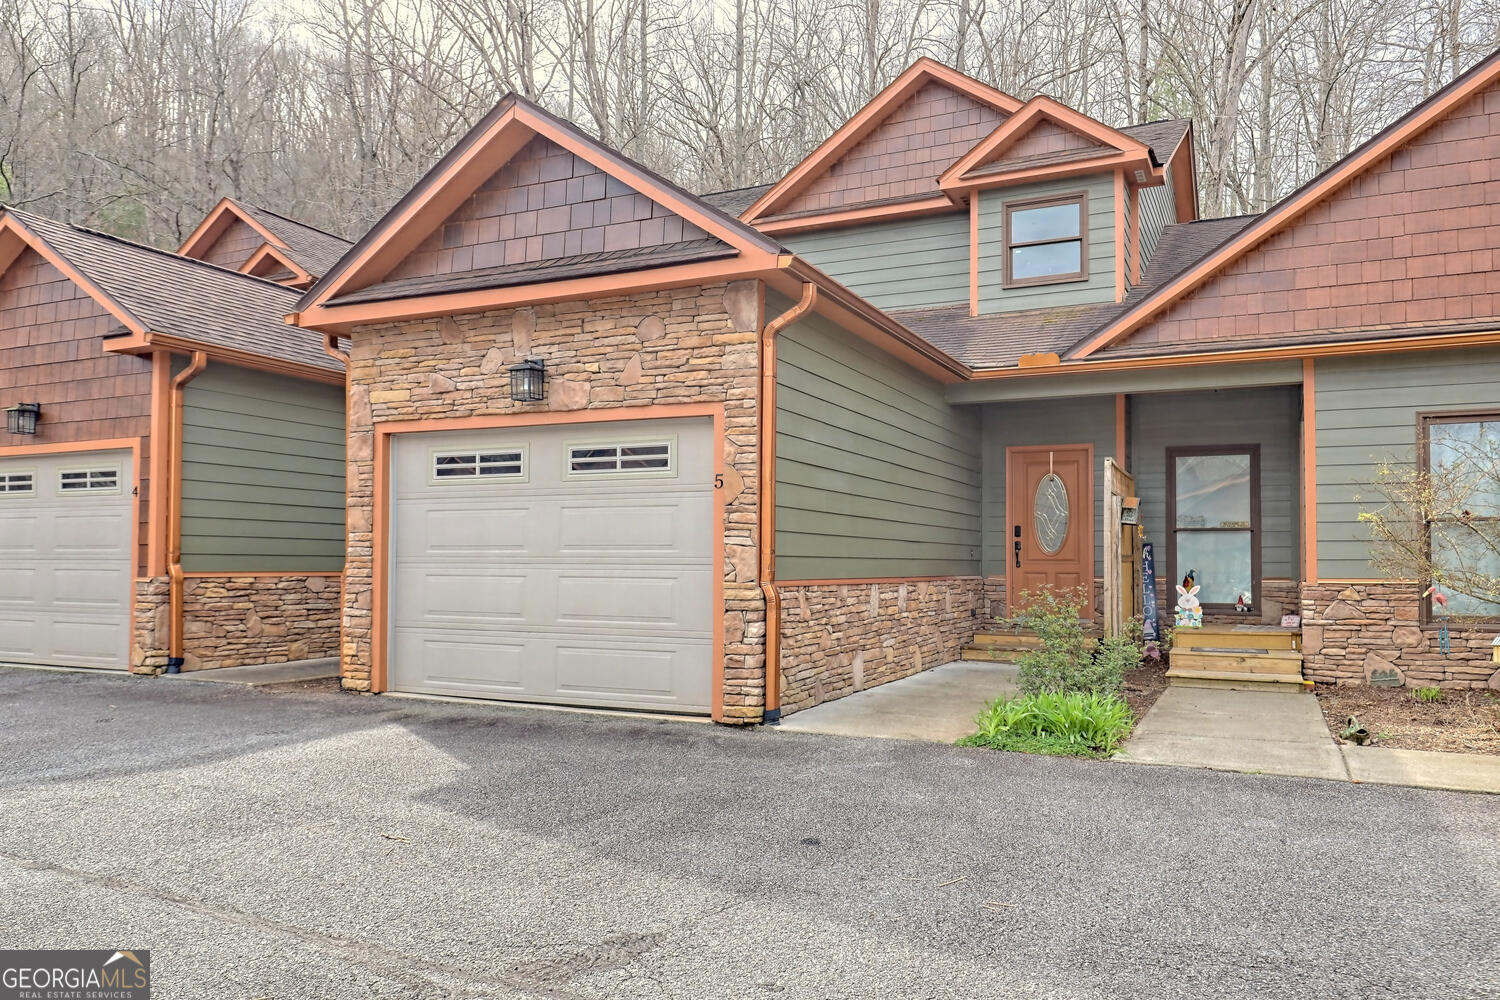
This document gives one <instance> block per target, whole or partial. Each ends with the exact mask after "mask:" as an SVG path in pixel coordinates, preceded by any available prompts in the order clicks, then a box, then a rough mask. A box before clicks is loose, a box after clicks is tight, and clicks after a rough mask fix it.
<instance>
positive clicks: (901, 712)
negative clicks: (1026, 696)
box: [777, 660, 1017, 743]
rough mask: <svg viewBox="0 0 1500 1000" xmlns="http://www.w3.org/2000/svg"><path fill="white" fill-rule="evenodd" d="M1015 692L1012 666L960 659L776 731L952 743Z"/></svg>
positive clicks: (804, 715)
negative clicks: (995, 703)
mask: <svg viewBox="0 0 1500 1000" xmlns="http://www.w3.org/2000/svg"><path fill="white" fill-rule="evenodd" d="M1016 690H1017V688H1016V668H1015V666H1014V665H1013V664H1009V663H983V662H974V661H965V660H959V661H957V662H954V663H948V664H945V665H943V666H941V667H933V668H932V669H931V670H924V671H922V672H921V673H920V674H913V675H912V676H911V677H903V678H902V679H901V680H899V681H891V682H890V683H888V684H881V685H880V686H879V687H873V688H868V689H867V690H864V691H856V692H855V693H854V694H851V695H846V696H845V697H843V698H839V699H837V700H835V701H826V702H824V703H823V704H821V705H814V706H813V707H812V708H804V709H803V710H802V711H800V712H796V713H794V714H792V715H788V716H786V717H785V718H783V719H782V720H781V724H780V726H778V727H777V728H778V729H780V730H781V731H782V732H789V733H825V734H828V735H833V736H876V737H883V738H886V739H896V740H930V741H933V742H936V743H952V742H954V741H956V740H958V739H960V738H962V737H964V736H968V735H969V734H970V733H972V732H974V728H975V727H974V716H976V715H978V714H979V711H980V710H981V709H982V708H984V705H985V703H986V702H989V701H994V700H995V699H996V698H999V697H1001V696H1002V695H1011V694H1015V693H1016Z"/></svg>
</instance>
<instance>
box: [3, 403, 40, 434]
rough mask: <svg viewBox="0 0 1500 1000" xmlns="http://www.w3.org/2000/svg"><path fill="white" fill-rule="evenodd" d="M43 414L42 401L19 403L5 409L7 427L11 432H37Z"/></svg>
mask: <svg viewBox="0 0 1500 1000" xmlns="http://www.w3.org/2000/svg"><path fill="white" fill-rule="evenodd" d="M41 416H42V404H41V403H17V404H16V405H15V406H12V407H9V408H8V409H6V411H5V429H6V431H8V432H9V433H11V434H35V433H36V422H37V421H38V420H40V419H41Z"/></svg>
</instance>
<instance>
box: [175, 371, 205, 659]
mask: <svg viewBox="0 0 1500 1000" xmlns="http://www.w3.org/2000/svg"><path fill="white" fill-rule="evenodd" d="M206 367H208V355H207V354H205V353H203V352H202V351H194V352H193V357H192V360H191V361H190V362H189V363H188V366H187V367H186V368H184V369H183V370H182V371H180V372H178V373H177V374H176V375H175V376H174V377H173V378H172V394H171V402H170V404H169V405H170V406H171V408H172V414H171V431H170V440H169V441H168V447H167V462H168V463H169V464H168V466H167V469H168V476H167V488H166V490H165V493H166V501H167V593H168V601H169V602H170V604H171V615H172V620H171V623H170V624H169V625H168V628H169V629H170V632H169V635H168V637H167V673H169V674H176V673H181V672H182V646H183V642H182V605H183V599H184V595H183V578H182V390H183V388H184V387H185V386H186V385H187V384H188V383H189V382H191V381H192V380H193V379H195V378H197V377H198V375H199V374H200V373H202V371H203V369H204V368H206Z"/></svg>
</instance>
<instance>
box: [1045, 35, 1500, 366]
mask: <svg viewBox="0 0 1500 1000" xmlns="http://www.w3.org/2000/svg"><path fill="white" fill-rule="evenodd" d="M1497 76H1500V51H1496V52H1495V53H1493V54H1491V55H1490V56H1489V57H1488V58H1487V59H1485V60H1483V61H1482V62H1480V63H1479V64H1478V65H1476V66H1475V67H1474V68H1473V69H1471V70H1469V71H1468V72H1467V73H1465V74H1464V75H1463V76H1460V77H1459V78H1458V79H1456V80H1454V81H1453V82H1452V83H1451V84H1449V85H1448V86H1447V87H1445V88H1444V89H1443V90H1441V91H1439V92H1438V93H1437V94H1435V95H1433V96H1432V97H1430V98H1428V100H1427V101H1426V102H1424V103H1423V104H1420V105H1418V106H1417V107H1415V108H1413V109H1412V110H1411V111H1409V112H1407V114H1406V115H1404V116H1402V117H1401V118H1400V119H1397V120H1396V121H1395V122H1393V123H1392V124H1391V125H1390V126H1387V128H1386V129H1384V130H1383V131H1381V132H1380V133H1378V134H1376V135H1375V136H1373V137H1372V138H1371V139H1369V140H1368V141H1367V142H1366V143H1365V144H1364V145H1362V146H1360V148H1358V149H1356V150H1355V151H1354V152H1352V153H1350V154H1349V155H1348V156H1346V157H1344V159H1342V160H1341V161H1339V162H1338V163H1336V164H1334V165H1333V166H1332V167H1330V168H1329V169H1328V170H1326V171H1324V172H1323V173H1322V174H1320V175H1319V176H1317V177H1314V178H1313V179H1312V180H1310V181H1308V182H1307V184H1305V185H1303V186H1302V187H1301V188H1300V189H1298V190H1297V191H1294V192H1293V193H1292V194H1290V195H1288V196H1287V197H1286V198H1284V199H1283V200H1282V201H1281V202H1280V203H1279V204H1277V205H1276V206H1275V207H1273V208H1271V209H1270V210H1268V211H1267V212H1266V213H1265V214H1264V215H1262V216H1261V217H1260V218H1259V219H1257V220H1256V221H1255V222H1252V223H1251V224H1250V225H1248V226H1246V227H1245V228H1244V229H1242V230H1240V232H1239V233H1237V234H1236V235H1234V236H1233V237H1231V238H1230V239H1229V240H1228V241H1227V242H1225V243H1224V245H1223V246H1221V247H1219V248H1218V249H1217V250H1215V251H1213V252H1212V253H1210V254H1209V255H1208V256H1206V257H1204V258H1203V259H1201V260H1200V261H1198V262H1197V263H1196V264H1193V265H1192V266H1190V267H1188V268H1187V269H1186V270H1185V271H1183V272H1182V273H1181V274H1179V275H1178V276H1177V277H1175V278H1173V279H1172V280H1171V281H1169V282H1167V283H1166V284H1164V285H1161V286H1159V287H1158V288H1157V289H1156V290H1154V291H1152V292H1150V293H1149V294H1147V295H1146V296H1145V297H1144V298H1142V299H1141V300H1140V301H1139V302H1138V303H1136V305H1135V306H1134V307H1132V308H1131V309H1129V310H1127V311H1126V312H1125V313H1124V314H1123V315H1121V316H1119V317H1117V318H1116V319H1115V320H1114V321H1113V322H1111V323H1110V324H1109V325H1108V326H1106V327H1105V328H1104V329H1102V330H1099V331H1097V332H1095V333H1092V334H1090V335H1089V336H1088V337H1087V338H1085V339H1084V340H1081V341H1079V342H1078V343H1077V344H1075V345H1073V347H1072V348H1071V349H1069V351H1068V352H1067V357H1068V358H1070V359H1083V358H1087V357H1089V356H1090V355H1092V354H1093V353H1094V352H1095V351H1098V350H1100V349H1101V348H1103V347H1106V346H1108V345H1110V344H1112V343H1114V342H1115V341H1117V340H1120V339H1121V338H1122V337H1125V336H1128V335H1129V334H1130V333H1132V332H1134V331H1135V330H1137V329H1139V328H1140V327H1141V326H1142V325H1143V324H1144V323H1146V322H1147V321H1149V320H1150V319H1152V318H1153V317H1155V316H1157V315H1158V314H1160V313H1162V312H1163V311H1165V310H1166V309H1168V308H1169V307H1170V306H1172V305H1174V304H1175V303H1176V302H1177V301H1178V300H1179V299H1181V298H1182V297H1183V296H1185V295H1187V294H1188V293H1190V292H1192V291H1194V290H1195V289H1197V288H1198V287H1199V286H1200V285H1202V284H1203V283H1204V282H1206V281H1207V280H1208V279H1209V278H1210V277H1212V276H1213V275H1214V274H1215V273H1217V272H1218V271H1220V270H1221V269H1223V268H1224V267H1226V266H1228V265H1229V264H1231V263H1233V262H1234V261H1235V260H1237V259H1239V258H1240V257H1241V256H1243V255H1244V254H1245V253H1248V252H1249V251H1250V250H1253V249H1254V248H1255V247H1256V246H1258V245H1260V244H1261V243H1263V242H1264V241H1265V240H1267V239H1269V238H1270V237H1271V236H1273V235H1275V234H1276V233H1278V232H1280V231H1281V230H1282V229H1283V228H1285V227H1286V226H1289V225H1291V224H1292V223H1293V222H1295V221H1296V220H1297V219H1299V218H1301V217H1302V216H1303V215H1305V214H1306V213H1307V212H1308V211H1310V210H1311V209H1312V208H1314V207H1315V206H1316V205H1318V204H1319V203H1320V202H1322V201H1323V200H1324V199H1326V198H1328V197H1330V196H1331V195H1333V194H1335V193H1336V192H1338V191H1339V190H1340V189H1342V188H1343V187H1344V186H1345V185H1346V184H1348V183H1349V182H1350V181H1352V180H1354V179H1355V178H1356V177H1358V176H1360V175H1361V174H1363V173H1364V172H1365V171H1366V170H1368V169H1369V168H1370V167H1371V166H1373V165H1375V164H1377V163H1379V162H1380V161H1381V160H1383V159H1385V157H1387V156H1389V155H1390V154H1392V153H1394V152H1395V151H1396V150H1398V149H1400V148H1401V147H1402V146H1404V145H1406V143H1408V142H1410V141H1411V140H1412V139H1413V138H1415V137H1416V136H1418V135H1420V134H1421V133H1422V132H1424V131H1426V130H1427V129H1428V128H1429V127H1431V126H1432V125H1433V124H1435V123H1436V122H1437V121H1439V120H1440V119H1441V118H1442V117H1443V116H1444V115H1446V114H1447V113H1448V112H1449V111H1450V110H1451V109H1453V108H1454V107H1456V106H1458V105H1459V104H1462V103H1463V102H1464V101H1467V100H1468V99H1469V98H1471V97H1473V96H1474V95H1475V94H1476V93H1478V92H1479V91H1480V90H1482V89H1484V88H1485V87H1487V86H1489V85H1490V84H1491V83H1493V82H1494V81H1495V79H1496V77H1497Z"/></svg>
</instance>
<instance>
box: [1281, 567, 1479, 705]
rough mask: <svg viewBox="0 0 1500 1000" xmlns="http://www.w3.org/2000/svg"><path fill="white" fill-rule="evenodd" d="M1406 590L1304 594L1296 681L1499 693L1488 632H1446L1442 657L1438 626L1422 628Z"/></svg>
mask: <svg viewBox="0 0 1500 1000" xmlns="http://www.w3.org/2000/svg"><path fill="white" fill-rule="evenodd" d="M1420 594H1421V591H1420V590H1419V589H1418V587H1417V585H1416V584H1412V583H1359V584H1336V583H1330V584H1306V585H1304V586H1303V587H1302V676H1303V677H1305V678H1306V679H1308V680H1310V681H1317V682H1319V683H1330V684H1365V683H1369V682H1370V681H1371V680H1372V679H1374V678H1377V677H1381V678H1385V679H1388V680H1392V679H1393V680H1395V681H1398V682H1400V683H1402V684H1405V685H1408V686H1411V687H1423V686H1437V687H1486V686H1488V687H1491V688H1500V671H1497V670H1496V665H1495V663H1494V662H1492V659H1491V651H1490V642H1491V641H1492V640H1493V639H1494V637H1495V630H1494V629H1493V628H1491V629H1460V628H1457V627H1452V628H1450V629H1449V653H1448V655H1447V656H1444V655H1443V653H1442V649H1441V647H1440V645H1439V641H1440V639H1439V636H1440V632H1439V629H1438V628H1437V627H1436V626H1423V625H1422V624H1421V618H1420V612H1421V596H1420Z"/></svg>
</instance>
